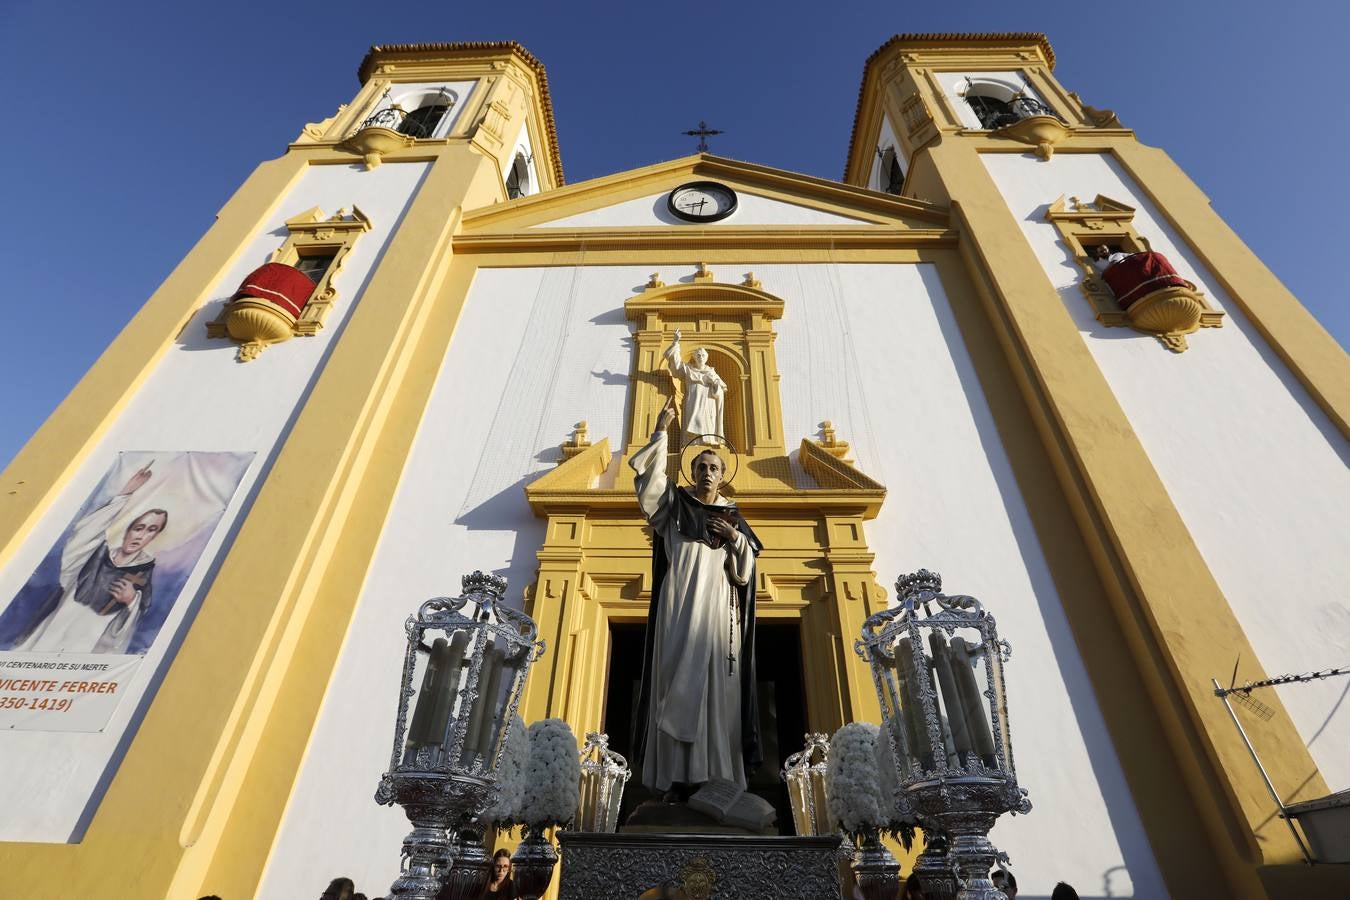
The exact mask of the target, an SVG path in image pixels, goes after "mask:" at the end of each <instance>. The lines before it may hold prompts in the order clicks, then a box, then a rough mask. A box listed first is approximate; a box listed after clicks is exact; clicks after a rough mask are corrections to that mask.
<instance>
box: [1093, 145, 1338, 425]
mask: <svg viewBox="0 0 1350 900" xmlns="http://www.w3.org/2000/svg"><path fill="white" fill-rule="evenodd" d="M1113 151H1114V153H1115V156H1116V158H1117V159H1118V160H1119V161H1120V163H1121V165H1122V166H1123V167H1124V168H1125V171H1126V172H1128V173H1129V175H1130V177H1131V178H1132V179H1133V180H1134V183H1135V184H1136V185H1137V186H1138V187H1139V188H1140V190H1142V191H1144V193H1145V194H1146V195H1147V196H1148V198H1149V199H1150V200H1151V201H1152V202H1153V205H1154V207H1155V208H1156V209H1157V210H1158V211H1159V212H1160V213H1161V214H1162V215H1163V217H1164V218H1166V220H1167V221H1168V223H1169V224H1171V225H1172V226H1173V227H1174V228H1175V229H1176V231H1177V233H1178V234H1179V235H1180V236H1181V238H1182V239H1183V240H1184V241H1186V243H1187V245H1188V246H1189V247H1190V248H1191V250H1193V251H1194V252H1195V254H1196V256H1198V257H1199V258H1200V261H1201V262H1202V263H1204V265H1205V267H1206V269H1207V270H1208V271H1207V274H1208V275H1209V277H1212V278H1213V279H1214V280H1215V281H1217V282H1218V283H1219V284H1220V285H1221V286H1222V287H1223V289H1224V292H1225V293H1226V294H1227V295H1228V296H1229V297H1230V298H1231V299H1232V301H1233V302H1234V303H1236V304H1237V305H1238V307H1239V308H1240V309H1241V310H1242V312H1243V313H1244V314H1245V315H1246V316H1247V318H1248V319H1249V320H1250V321H1251V323H1252V324H1253V325H1254V326H1255V327H1256V330H1257V331H1258V332H1259V333H1260V335H1261V337H1262V338H1263V339H1264V340H1265V341H1266V343H1267V344H1268V345H1269V346H1270V348H1271V349H1272V350H1274V351H1275V353H1276V355H1278V356H1279V357H1280V359H1281V360H1282V361H1283V362H1284V364H1285V365H1287V366H1288V367H1289V370H1290V371H1291V372H1292V373H1293V374H1294V377H1295V378H1297V379H1298V380H1299V382H1300V383H1301V384H1302V385H1303V386H1304V388H1306V389H1307V391H1308V393H1309V394H1310V395H1311V396H1312V398H1313V400H1314V401H1315V402H1316V403H1317V405H1318V406H1320V407H1321V408H1322V410H1323V411H1324V412H1325V413H1326V414H1327V416H1328V417H1330V419H1331V421H1332V422H1334V423H1335V424H1336V427H1337V428H1339V429H1340V431H1341V434H1343V435H1346V436H1347V437H1350V355H1347V354H1346V352H1345V350H1344V349H1343V348H1342V347H1341V345H1340V344H1339V343H1337V342H1336V339H1335V338H1333V337H1332V336H1331V335H1330V334H1328V333H1327V330H1326V329H1325V328H1323V327H1322V325H1321V323H1319V322H1318V321H1317V319H1316V318H1314V317H1313V315H1312V313H1310V312H1308V310H1307V308H1306V307H1304V306H1303V305H1302V304H1301V303H1299V301H1298V298H1297V297H1295V296H1294V295H1293V294H1292V293H1290V291H1289V289H1288V288H1286V287H1285V286H1284V284H1282V283H1281V282H1280V280H1279V279H1278V278H1277V277H1276V276H1275V274H1274V273H1273V272H1271V271H1270V269H1269V268H1267V267H1266V265H1265V263H1263V262H1262V261H1261V259H1260V257H1258V256H1257V255H1256V254H1255V253H1253V252H1252V251H1251V249H1250V248H1249V247H1248V246H1247V245H1246V244H1245V243H1243V241H1242V239H1241V238H1240V237H1238V235H1237V234H1236V233H1235V232H1234V231H1233V229H1232V228H1230V227H1229V225H1228V223H1226V222H1225V221H1224V220H1223V219H1222V218H1220V216H1219V214H1218V213H1216V212H1215V211H1214V207H1213V206H1212V205H1211V204H1210V202H1209V198H1208V197H1206V196H1205V195H1204V193H1203V192H1202V191H1201V190H1200V189H1199V188H1198V187H1197V186H1196V185H1195V183H1194V182H1192V181H1191V180H1190V179H1189V178H1188V177H1186V173H1185V172H1183V171H1182V170H1181V168H1180V167H1179V166H1178V165H1177V164H1176V163H1175V162H1173V161H1172V158H1171V157H1169V156H1168V155H1167V154H1166V153H1165V152H1163V151H1162V150H1159V149H1157V148H1155V147H1148V146H1145V145H1143V144H1140V143H1138V142H1137V141H1132V140H1131V141H1121V142H1120V143H1118V144H1116V145H1114V147H1113Z"/></svg>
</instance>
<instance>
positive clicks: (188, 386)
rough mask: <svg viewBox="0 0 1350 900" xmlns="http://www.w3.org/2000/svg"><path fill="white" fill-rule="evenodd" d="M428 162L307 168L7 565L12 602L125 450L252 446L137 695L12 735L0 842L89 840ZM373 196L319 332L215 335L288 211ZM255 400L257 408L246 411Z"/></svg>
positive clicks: (5, 593)
mask: <svg viewBox="0 0 1350 900" xmlns="http://www.w3.org/2000/svg"><path fill="white" fill-rule="evenodd" d="M426 170H427V164H426V163H414V164H387V165H384V166H381V167H380V168H378V169H376V170H374V171H372V172H365V171H363V170H362V168H361V167H360V166H321V167H313V168H311V169H309V170H308V171H307V172H306V173H305V174H304V175H303V176H302V177H301V178H300V179H299V180H298V182H297V183H296V184H295V185H294V187H293V188H292V190H291V191H290V193H289V195H288V196H287V197H286V198H285V199H284V200H283V201H282V202H280V203H278V204H277V206H276V207H275V209H274V210H273V211H272V214H271V215H270V216H269V217H268V219H267V221H266V222H265V223H264V224H263V225H262V226H261V227H260V228H259V229H258V230H257V231H256V232H255V233H254V235H253V236H252V237H251V238H250V239H249V241H248V243H247V244H246V246H245V249H244V251H243V252H242V253H241V254H240V255H239V257H238V258H237V259H236V261H235V262H234V263H233V264H232V265H231V266H230V267H229V268H228V269H227V271H226V272H225V273H224V274H223V275H222V276H221V278H220V279H219V281H218V282H217V283H216V285H215V286H214V287H213V288H212V290H211V292H210V294H209V295H208V296H209V297H210V298H211V299H210V302H209V303H208V304H207V306H206V307H205V308H204V309H203V310H201V311H199V312H198V313H197V314H196V315H195V316H193V318H192V320H191V321H190V322H189V323H188V325H187V327H186V328H184V329H183V331H182V333H181V335H180V336H179V338H178V342H177V344H176V345H175V346H174V347H172V348H171V349H170V350H169V351H168V352H167V353H166V355H165V356H164V357H163V359H162V360H161V361H160V362H159V364H158V365H157V366H156V368H155V370H154V372H153V373H152V374H151V375H150V376H149V378H148V379H147V381H146V383H145V385H144V386H143V387H142V388H141V389H140V391H139V392H138V393H137V394H136V396H135V398H134V399H133V400H132V401H131V402H130V403H129V405H128V406H127V408H126V411H125V412H124V413H123V414H122V415H121V417H120V418H119V419H118V421H117V422H116V424H114V425H113V426H112V428H111V429H109V431H108V433H107V435H106V436H105V437H104V438H103V439H102V440H101V441H100V442H99V444H98V446H97V447H96V448H95V449H94V450H93V451H92V452H91V453H90V454H89V458H88V460H87V461H86V462H85V463H84V465H82V466H81V467H80V470H79V472H78V473H77V474H76V475H75V476H74V477H73V478H72V479H71V481H70V483H69V484H68V485H67V486H66V487H65V489H64V490H63V491H62V492H61V494H60V496H59V497H58V498H57V499H56V501H55V502H54V503H53V504H52V506H51V507H50V508H49V509H48V510H47V512H46V513H45V514H44V515H43V517H42V519H41V521H40V522H39V524H38V525H37V527H35V528H34V529H33V531H32V532H31V534H30V535H29V537H28V540H27V541H26V542H25V543H24V545H23V546H22V547H21V548H20V549H19V550H18V551H17V553H16V554H15V555H14V557H13V558H12V560H11V561H10V563H9V564H8V565H7V566H5V568H4V569H3V571H0V599H2V600H3V601H8V599H9V598H10V597H12V596H13V595H14V593H15V591H16V590H17V589H18V588H19V586H20V585H22V584H23V583H24V582H25V581H26V580H27V579H28V577H29V575H30V574H31V573H32V572H33V569H34V567H35V566H36V565H37V563H38V561H39V560H41V558H42V557H43V555H44V554H45V553H46V552H47V551H48V549H49V548H50V547H51V546H52V544H53V542H54V541H55V540H56V539H57V538H58V537H59V536H60V535H61V533H62V531H63V530H64V529H65V527H66V525H67V524H68V523H69V522H70V520H71V517H72V515H74V513H75V512H76V511H77V510H78V509H79V507H80V505H81V504H82V503H83V502H84V500H85V499H86V497H88V495H89V493H90V491H91V490H92V489H93V488H94V486H95V485H96V484H97V483H98V481H99V479H100V478H101V477H102V476H103V473H104V472H105V471H106V470H107V468H108V466H109V464H110V462H111V461H112V460H113V459H114V458H115V456H116V454H117V453H118V451H121V450H251V451H254V452H256V454H257V455H256V457H255V458H254V461H253V465H252V467H251V468H250V469H249V471H248V473H247V474H246V475H245V476H244V481H243V483H242V484H241V485H240V488H239V490H238V491H237V492H236V493H235V495H234V499H233V501H232V502H231V504H230V507H229V509H228V510H227V511H226V513H225V518H224V519H223V520H222V521H221V523H220V525H219V527H218V528H217V529H216V532H215V534H214V536H213V537H212V539H211V543H210V544H208V546H207V548H206V551H205V553H204V554H203V556H202V560H201V562H200V563H199V564H198V566H197V568H196V570H195V572H194V574H193V576H192V578H191V579H190V580H189V581H188V583H187V585H186V586H185V587H184V589H183V591H182V593H181V594H180V595H179V597H178V600H177V602H176V604H175V606H174V609H173V611H172V613H171V614H170V616H169V619H168V620H167V621H166V622H165V624H164V627H163V629H162V630H161V633H160V635H159V637H158V639H157V640H156V641H155V642H154V644H153V645H152V646H151V647H150V649H149V652H148V653H147V655H146V658H145V661H144V663H143V664H142V665H141V667H140V669H139V671H138V672H137V674H136V676H135V681H134V683H133V684H132V686H131V694H130V696H128V697H127V698H126V699H125V700H124V701H123V702H122V704H121V705H120V706H119V708H118V710H117V712H116V713H115V714H114V716H113V718H112V720H111V722H110V723H109V725H108V727H107V728H106V729H105V730H104V731H103V732H101V733H91V734H81V733H71V732H64V733H51V732H31V731H30V732H17V731H10V732H5V733H0V759H3V760H4V765H2V766H0V810H5V813H4V815H0V840H6V841H49V842H60V841H66V840H68V839H78V837H79V834H80V833H82V831H83V829H84V827H85V825H87V821H88V818H89V817H90V816H92V814H93V812H94V810H95V809H96V807H97V803H98V800H99V799H100V798H101V796H102V793H103V790H104V789H106V781H107V780H108V779H110V778H111V777H112V775H113V774H114V773H115V771H116V766H117V764H118V762H119V761H120V758H121V753H122V752H124V750H125V748H124V747H121V746H120V744H121V742H122V741H123V740H125V739H129V738H130V736H131V735H132V734H134V731H135V725H136V723H138V722H139V713H138V704H137V702H136V697H138V696H140V695H142V694H143V693H145V694H148V696H153V690H154V687H155V685H157V684H158V681H159V680H160V679H161V678H162V677H163V670H164V669H165V668H166V667H167V664H168V663H169V661H170V660H171V658H172V653H171V652H170V648H171V647H173V646H174V645H175V640H174V636H175V634H176V633H177V631H178V630H179V629H180V628H181V627H182V626H183V625H184V623H185V622H190V621H191V619H192V616H193V615H194V613H195V610H196V608H197V605H198V604H199V603H200V601H201V598H202V596H203V595H204V593H205V591H206V589H207V588H208V587H209V576H210V575H211V574H213V573H214V570H215V567H214V564H213V562H212V560H213V557H214V556H215V555H216V554H217V551H219V549H220V548H221V547H222V546H227V545H228V542H229V540H230V539H231V538H232V537H233V533H234V531H235V529H236V527H237V520H238V516H239V514H240V511H241V510H242V509H245V508H246V507H247V505H248V503H249V502H251V500H252V497H253V494H254V492H255V491H256V486H257V482H258V479H259V478H260V477H262V475H263V474H264V473H265V472H266V470H267V468H268V467H269V466H270V464H271V457H272V454H273V450H274V449H275V448H276V447H277V445H278V442H279V441H280V440H281V439H282V438H283V437H284V435H285V434H286V432H287V430H288V429H289V427H290V424H291V420H292V417H293V416H294V415H295V412H296V410H297V408H298V407H299V405H300V404H301V403H302V401H303V399H304V397H305V395H306V393H307V392H308V390H309V388H310V386H311V384H312V383H313V380H314V378H315V375H316V373H317V372H318V371H319V369H320V368H321V366H322V365H323V361H324V359H325V357H326V356H327V354H328V352H329V350H330V349H331V347H332V344H333V341H334V339H335V338H336V337H337V336H338V335H339V334H340V333H341V330H342V327H343V323H344V322H345V320H346V319H347V317H348V315H349V314H350V312H351V310H352V309H353V308H354V306H355V305H356V303H357V302H359V300H360V297H361V293H362V290H363V289H364V286H365V284H366V282H367V280H368V279H369V276H370V273H371V272H372V271H373V268H374V266H375V265H376V264H377V262H378V260H379V258H380V256H381V254H382V253H383V251H384V247H385V245H386V244H387V242H388V239H389V237H390V235H391V234H392V233H393V232H394V230H395V229H396V228H397V226H398V223H399V221H400V219H401V218H402V216H403V212H404V210H405V208H406V206H407V204H408V202H409V200H410V198H411V197H412V195H413V194H414V192H415V191H416V189H417V187H418V185H419V184H420V182H421V180H422V178H423V176H424V174H425V172H426ZM353 204H355V205H358V206H360V207H361V209H362V211H364V212H365V213H367V214H368V215H369V217H370V219H371V222H372V228H371V230H370V231H369V232H367V233H366V234H364V235H363V236H362V237H361V238H360V239H359V240H358V241H357V243H356V245H355V247H354V249H353V250H352V251H351V253H350V254H349V255H348V257H347V261H346V264H345V265H344V267H343V269H342V271H341V272H340V273H339V274H338V275H337V276H336V277H335V279H334V285H335V286H336V288H337V290H338V293H339V298H338V300H337V303H336V304H335V306H334V308H333V311H332V313H331V315H330V316H329V319H328V323H327V327H326V328H325V329H324V330H322V331H321V332H319V334H318V335H317V336H315V337H312V338H296V339H293V340H291V341H288V342H287V343H285V344H280V345H277V346H274V347H272V348H270V349H269V350H267V351H266V352H265V353H263V354H262V355H261V356H260V357H259V358H258V359H256V360H254V361H253V362H250V363H248V364H242V365H241V364H239V363H237V362H235V360H234V356H235V349H236V347H237V345H236V344H234V343H233V342H231V341H228V340H209V339H207V337H206V326H205V323H206V321H207V320H208V319H211V318H214V317H215V315H216V314H217V313H218V312H219V307H220V305H221V304H222V303H223V302H224V301H225V299H226V298H228V297H229V295H230V294H231V293H233V291H234V289H235V288H236V287H237V286H238V284H239V283H240V281H242V280H243V278H244V276H245V275H247V274H248V273H249V272H250V271H252V270H253V269H254V268H256V267H257V266H259V265H261V264H262V263H264V262H267V261H268V258H269V255H270V253H271V251H272V250H273V249H275V248H276V247H278V246H280V245H281V243H282V242H283V241H284V240H285V238H286V235H287V230H286V227H285V225H284V224H283V223H284V221H285V220H286V219H288V218H290V217H292V216H295V215H297V214H299V213H301V212H304V211H305V210H307V209H309V208H310V207H313V206H320V207H322V208H323V210H324V211H325V212H332V211H336V210H337V209H338V208H339V207H342V206H346V207H349V208H350V207H351V206H352V205H353ZM240 410H247V411H248V414H247V415H240V414H239V411H240Z"/></svg>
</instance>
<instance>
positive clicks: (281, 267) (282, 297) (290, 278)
mask: <svg viewBox="0 0 1350 900" xmlns="http://www.w3.org/2000/svg"><path fill="white" fill-rule="evenodd" d="M313 293H314V282H313V281H311V280H310V278H309V276H308V275H306V274H305V273H304V272H301V271H300V270H299V269H297V268H295V267H294V266H288V265H286V264H284V263H267V264H266V265H263V266H259V267H258V268H256V269H254V270H253V271H252V272H250V273H249V276H248V277H247V278H245V279H244V281H243V283H242V284H240V285H239V290H237V291H235V292H234V296H233V297H231V298H230V299H231V300H238V299H239V298H240V297H259V298H261V299H263V300H270V301H271V302H273V303H275V304H276V305H277V306H280V307H281V308H282V309H284V310H286V311H287V312H288V313H290V314H291V315H293V316H295V317H296V318H297V319H298V318H299V317H300V311H301V310H302V309H304V308H305V304H306V303H308V302H309V296H310V294H313Z"/></svg>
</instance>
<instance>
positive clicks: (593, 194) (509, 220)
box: [464, 154, 948, 233]
mask: <svg viewBox="0 0 1350 900" xmlns="http://www.w3.org/2000/svg"><path fill="white" fill-rule="evenodd" d="M691 178H709V179H717V180H721V181H725V182H727V183H728V184H730V185H731V186H732V187H733V188H736V189H738V190H742V191H747V192H752V193H756V194H760V195H762V196H765V197H769V198H771V199H777V200H783V201H785V202H789V203H793V204H795V205H798V206H806V207H808V208H812V209H819V210H822V211H824V212H830V213H835V214H838V215H844V216H851V217H853V218H857V219H862V220H864V222H875V223H878V224H904V225H908V226H910V227H917V228H927V227H932V226H933V225H937V226H939V227H946V225H947V223H948V212H947V210H946V209H945V208H944V207H941V206H938V205H936V204H933V203H927V202H924V201H922V200H912V199H908V198H904V197H896V196H894V195H892V194H882V193H878V192H876V191H869V190H866V189H865V188H857V187H852V186H849V185H841V184H839V183H838V182H834V181H827V180H825V179H823V178H815V177H812V176H809V175H801V174H798V173H795V172H788V171H785V170H782V169H774V168H771V167H769V166H761V165H756V164H754V163H746V162H740V161H737V160H730V159H724V158H722V157H718V156H712V155H710V154H695V155H693V156H686V157H682V158H680V159H674V160H670V161H668V162H662V163H656V164H654V165H650V166H645V167H643V168H640V169H634V170H632V171H629V172H618V173H615V174H613V175H606V176H604V177H601V178H595V179H591V180H590V181H583V182H579V183H577V184H573V185H568V186H567V187H564V188H560V189H558V190H555V191H549V192H547V193H543V194H535V195H532V196H530V197H524V198H521V199H519V200H513V201H511V202H510V203H506V204H502V205H499V206H494V207H491V208H489V209H483V210H477V211H475V212H472V213H468V214H466V215H465V217H464V229H465V231H466V232H468V233H475V232H478V231H483V230H492V231H511V230H517V229H522V228H529V227H531V226H534V225H540V224H543V223H546V222H550V221H554V220H557V219H561V218H565V217H567V216H571V215H576V214H578V213H582V212H589V211H591V210H593V209H598V208H601V207H604V206H610V205H613V204H615V203H620V202H623V201H624V200H632V199H637V198H639V197H644V196H647V195H649V194H652V193H657V192H660V191H663V190H669V189H671V188H674V187H675V186H677V185H679V184H681V183H682V182H683V181H687V180H689V179H691ZM910 220H917V221H914V222H911V221H910ZM675 227H678V226H675Z"/></svg>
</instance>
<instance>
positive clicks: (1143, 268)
mask: <svg viewBox="0 0 1350 900" xmlns="http://www.w3.org/2000/svg"><path fill="white" fill-rule="evenodd" d="M1102 278H1104V279H1105V280H1106V283H1107V285H1109V286H1110V288H1111V293H1113V294H1115V295H1116V302H1117V303H1119V304H1120V308H1121V309H1128V308H1129V306H1130V304H1131V303H1133V302H1134V301H1136V300H1138V299H1139V298H1140V297H1146V296H1148V295H1149V294H1151V293H1153V292H1154V291H1157V290H1161V289H1162V288H1165V287H1190V286H1191V283H1190V282H1189V281H1187V280H1186V279H1184V278H1182V277H1181V276H1180V275H1178V274H1177V270H1176V269H1174V268H1172V264H1171V263H1169V262H1168V261H1167V257H1165V256H1163V255H1162V254H1161V253H1153V252H1152V251H1150V252H1147V253H1135V254H1132V255H1130V256H1127V257H1125V258H1124V259H1122V260H1121V261H1120V262H1118V263H1116V264H1115V265H1111V266H1107V267H1106V271H1105V272H1103V273H1102Z"/></svg>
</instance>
